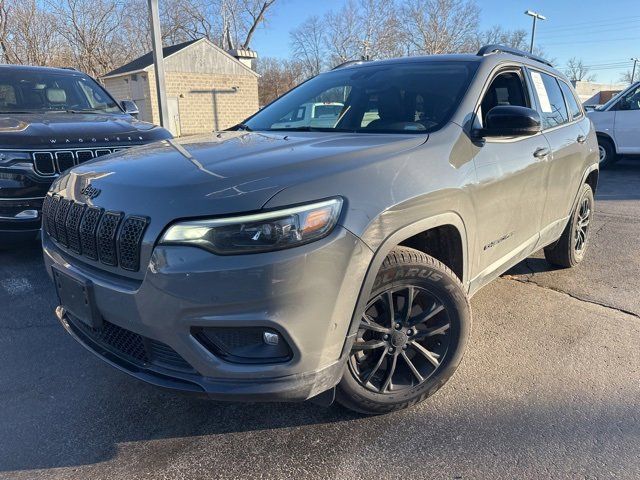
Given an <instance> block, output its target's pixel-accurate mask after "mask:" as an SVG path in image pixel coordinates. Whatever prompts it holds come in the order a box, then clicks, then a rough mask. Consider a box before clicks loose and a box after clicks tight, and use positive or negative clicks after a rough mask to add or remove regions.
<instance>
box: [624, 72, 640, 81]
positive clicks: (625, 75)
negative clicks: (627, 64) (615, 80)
mask: <svg viewBox="0 0 640 480" xmlns="http://www.w3.org/2000/svg"><path fill="white" fill-rule="evenodd" d="M632 73H633V72H632V71H631V70H627V71H626V72H623V73H622V74H620V82H621V83H633V81H634V80H636V79H637V78H638V74H636V78H635V79H634V78H631V74H632Z"/></svg>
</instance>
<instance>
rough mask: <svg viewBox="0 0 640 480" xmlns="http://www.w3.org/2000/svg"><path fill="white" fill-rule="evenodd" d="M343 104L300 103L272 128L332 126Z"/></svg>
mask: <svg viewBox="0 0 640 480" xmlns="http://www.w3.org/2000/svg"><path fill="white" fill-rule="evenodd" d="M342 107H343V104H342V103H339V102H316V103H305V104H304V105H300V106H299V107H298V109H297V110H296V111H295V112H289V113H287V115H285V116H284V117H283V118H281V119H280V120H279V121H278V123H275V124H273V125H272V128H291V127H299V126H309V125H311V126H313V127H329V128H330V127H333V126H334V125H335V123H336V122H337V121H338V117H339V116H340V112H341V111H342Z"/></svg>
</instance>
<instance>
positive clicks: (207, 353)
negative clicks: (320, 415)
mask: <svg viewBox="0 0 640 480" xmlns="http://www.w3.org/2000/svg"><path fill="white" fill-rule="evenodd" d="M329 94H332V95H333V94H338V95H340V98H345V101H344V102H343V105H342V107H341V112H340V116H339V120H338V121H337V122H336V123H335V124H334V125H332V126H331V127H316V126H313V125H312V124H311V122H312V120H311V119H309V120H308V123H306V124H302V125H295V126H291V127H288V128H284V127H282V126H281V125H280V123H281V119H282V118H284V117H286V116H288V115H291V114H293V113H294V112H297V111H298V110H299V109H300V108H301V106H304V105H308V104H310V103H311V104H312V103H316V102H318V99H322V98H326V96H327V95H329ZM157 166H160V168H154V167H157ZM142 172H145V175H144V176H142V175H141V173H142ZM597 179H598V149H597V141H596V136H595V131H594V130H593V128H592V124H591V122H590V121H589V120H588V119H587V117H586V115H585V113H584V111H583V109H582V107H581V106H580V104H579V102H578V101H577V97H576V95H575V92H574V91H573V90H572V89H571V87H570V86H569V83H568V81H567V80H566V78H564V76H562V74H560V73H559V72H557V71H556V70H554V69H553V68H552V67H551V66H550V64H549V63H548V62H546V61H544V60H542V59H539V58H537V57H533V56H530V55H528V54H526V53H524V52H520V51H517V50H512V49H508V48H506V47H500V46H495V45H493V46H488V47H484V48H482V49H481V50H480V51H479V52H478V54H477V55H451V56H449V55H435V56H431V57H411V58H402V59H394V60H384V61H376V62H370V63H361V64H352V65H350V66H345V67H343V68H339V69H337V70H334V71H332V72H328V73H325V74H321V75H319V76H317V77H315V78H313V79H311V80H309V81H307V82H305V83H304V84H302V85H301V86H299V87H298V88H295V89H293V90H292V91H291V92H289V93H287V94H286V95H284V96H283V97H282V98H280V99H279V100H277V101H275V102H274V103H272V104H270V105H269V106H267V107H265V108H264V109H263V110H261V111H260V112H258V113H256V114H255V115H254V116H253V117H251V118H249V119H247V120H246V121H245V122H244V123H243V124H241V125H238V126H237V128H236V130H234V131H229V132H223V133H220V134H218V135H215V136H207V137H200V138H190V139H181V140H179V141H173V140H171V141H168V142H163V143H157V144H153V145H149V146H146V147H141V148H139V149H136V150H135V151H130V152H121V153H119V154H117V155H113V156H111V157H109V158H106V159H103V160H97V161H94V162H92V163H91V164H90V165H81V166H78V167H76V168H74V169H72V170H71V171H69V172H67V173H66V174H65V175H63V176H61V177H60V178H59V179H57V180H56V182H55V183H54V185H53V186H52V190H51V192H50V194H49V195H48V196H47V199H46V200H45V205H44V218H45V222H44V230H45V233H43V248H44V258H45V263H46V266H47V271H48V272H49V273H50V275H51V276H52V277H53V279H54V282H55V285H56V288H57V290H58V294H59V297H60V306H59V307H58V308H57V309H56V315H57V316H58V318H59V320H60V322H61V323H62V325H63V326H64V327H65V328H66V329H67V331H68V332H69V333H70V334H71V335H72V336H74V337H75V338H76V339H77V340H78V341H79V342H80V343H82V344H83V345H84V346H86V347H87V348H88V349H89V350H91V351H93V352H94V353H95V354H97V355H98V356H100V357H101V358H103V359H104V360H106V361H107V362H109V363H111V364H112V365H114V366H116V367H118V368H120V369H122V370H124V371H125V372H127V373H129V374H131V375H133V376H135V377H137V378H139V379H142V380H145V381H148V382H151V383H154V384H157V385H163V386H166V387H170V388H176V389H180V390H185V391H195V392H206V393H207V394H209V395H211V396H212V397H215V398H220V399H228V400H229V399H231V400H287V401H291V400H305V399H308V398H312V397H317V396H318V395H322V396H323V397H324V399H325V400H326V402H327V403H329V402H330V401H332V400H333V397H334V395H335V396H337V399H338V400H339V401H340V402H341V403H343V404H344V405H346V406H347V407H349V408H351V409H354V410H357V411H359V412H364V413H384V412H389V411H392V410H397V409H400V408H404V407H406V406H409V405H411V404H413V403H416V402H419V401H421V400H423V399H425V398H427V397H428V396H429V395H432V394H433V393H434V392H436V391H437V390H438V389H439V388H440V387H441V386H442V385H443V384H444V383H445V382H446V381H447V380H448V378H449V377H450V376H451V375H452V374H453V372H454V371H455V370H456V368H457V366H458V365H459V363H460V361H461V359H462V356H463V354H464V351H465V348H466V344H467V340H468V337H469V332H470V328H471V312H470V307H469V300H468V299H469V297H470V296H471V295H473V294H474V293H475V292H477V291H478V290H479V289H480V288H482V287H483V286H484V285H486V284H487V283H488V282H490V281H491V280H492V279H494V278H496V277H497V276H498V275H500V274H501V273H502V272H504V271H505V270H507V269H508V268H510V267H511V266H513V265H515V264H516V263H518V262H520V261H521V260H523V259H524V258H526V257H527V256H528V255H530V254H531V253H533V252H534V251H536V250H538V249H541V248H544V249H545V255H546V258H547V259H548V260H549V262H551V263H553V264H556V265H560V266H564V267H570V266H573V265H576V264H578V263H579V262H581V261H582V259H583V258H584V255H585V252H586V249H587V245H588V240H589V232H590V228H589V224H590V220H591V216H592V212H593V210H594V200H593V192H594V191H595V188H596V184H597Z"/></svg>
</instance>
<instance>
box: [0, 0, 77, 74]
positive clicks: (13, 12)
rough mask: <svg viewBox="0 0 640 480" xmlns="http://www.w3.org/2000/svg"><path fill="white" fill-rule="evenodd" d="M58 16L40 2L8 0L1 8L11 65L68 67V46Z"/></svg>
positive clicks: (1, 36) (0, 38)
mask: <svg viewBox="0 0 640 480" xmlns="http://www.w3.org/2000/svg"><path fill="white" fill-rule="evenodd" d="M56 23H57V22H56V19H55V18H54V15H52V14H51V13H49V12H47V11H45V10H44V9H43V8H41V6H40V4H39V2H37V1H36V0H5V1H3V2H2V3H1V4H0V47H1V48H2V56H3V60H4V61H5V62H7V63H20V64H26V65H49V66H55V65H67V64H68V63H67V59H68V56H67V55H66V48H65V45H64V42H63V41H62V39H61V38H60V37H59V35H58V32H57V29H56Z"/></svg>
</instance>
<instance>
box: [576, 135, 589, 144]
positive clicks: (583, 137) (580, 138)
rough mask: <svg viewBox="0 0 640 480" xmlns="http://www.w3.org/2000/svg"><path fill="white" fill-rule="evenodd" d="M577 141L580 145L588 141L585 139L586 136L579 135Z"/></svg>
mask: <svg viewBox="0 0 640 480" xmlns="http://www.w3.org/2000/svg"><path fill="white" fill-rule="evenodd" d="M576 140H577V141H578V143H584V142H586V141H587V137H585V136H584V135H578V138H576Z"/></svg>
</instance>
